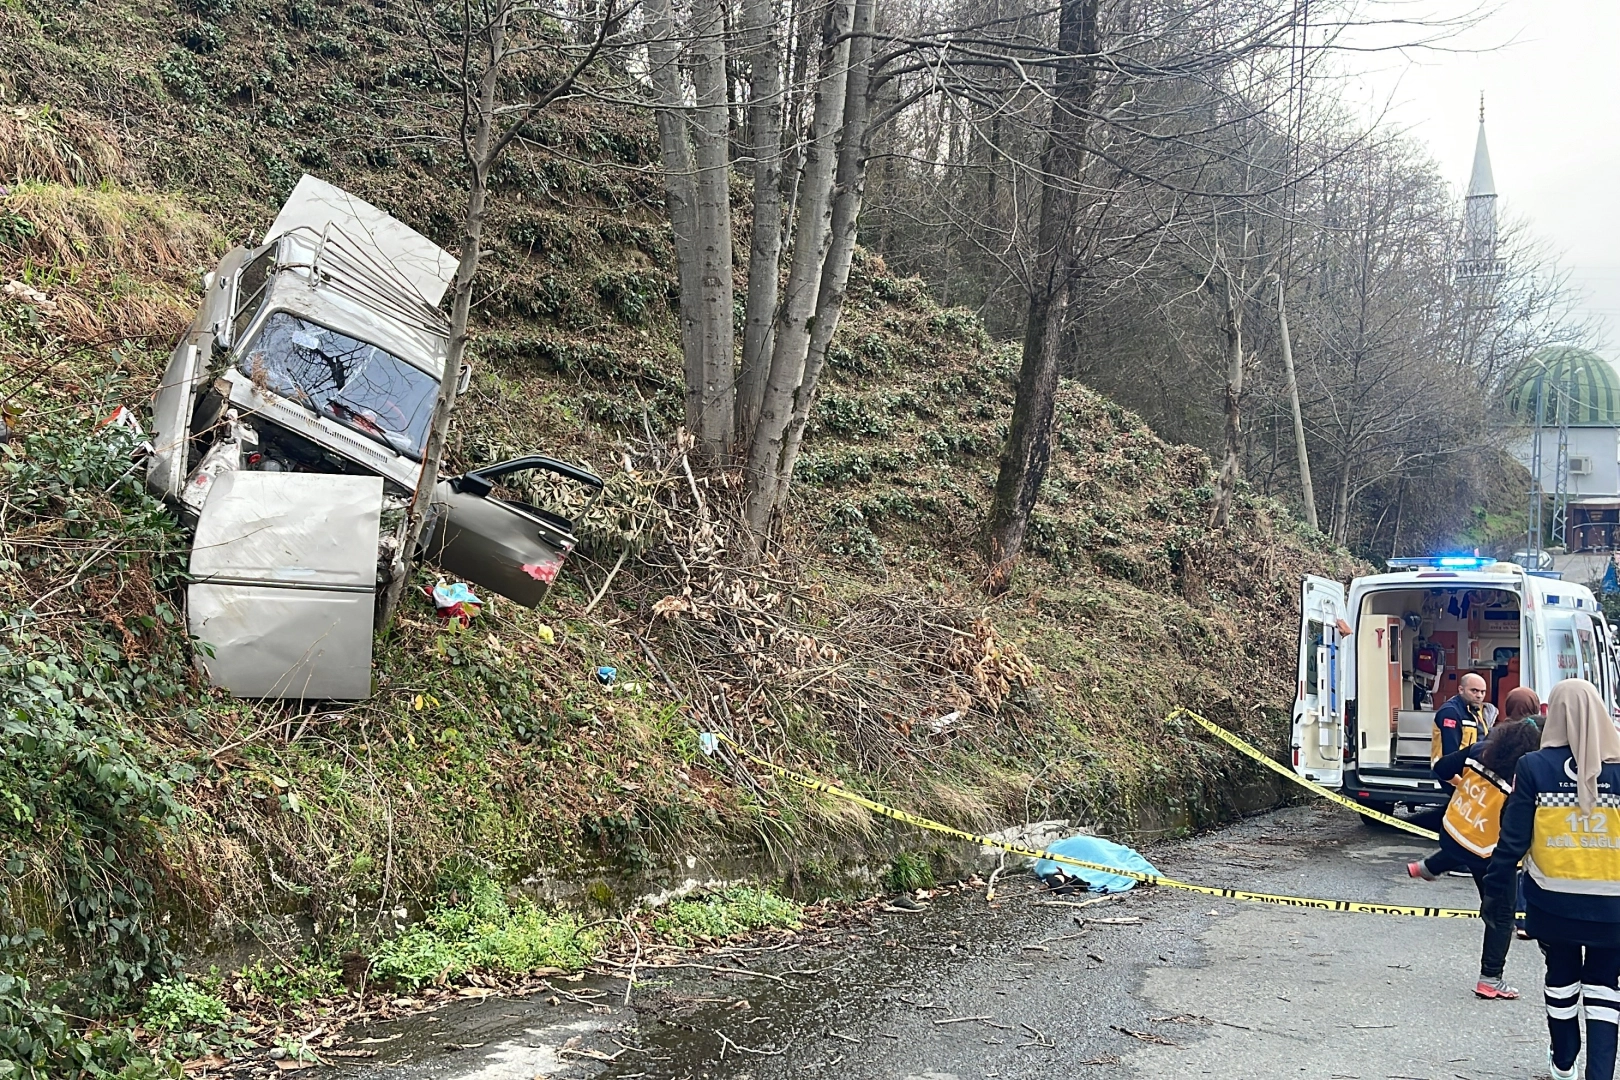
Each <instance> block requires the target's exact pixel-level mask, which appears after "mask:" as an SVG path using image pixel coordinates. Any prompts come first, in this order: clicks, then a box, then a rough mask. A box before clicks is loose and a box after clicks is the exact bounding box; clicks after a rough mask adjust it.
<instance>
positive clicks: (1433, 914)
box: [705, 733, 1479, 919]
mask: <svg viewBox="0 0 1620 1080" xmlns="http://www.w3.org/2000/svg"><path fill="white" fill-rule="evenodd" d="M711 735H712V738H713V740H714V742H715V743H719V742H724V743H725V744H726V745H728V746H730V747H731V748H732V750H734V751H735V752H736V753H737V755H738V756H739V757H742V758H745V759H747V760H748V761H751V762H753V763H754V764H755V765H758V766H760V767H761V768H763V769H768V770H770V771H771V772H773V773H775V774H776V775H777V776H780V777H782V778H783V779H785V780H789V781H791V782H793V783H795V784H798V785H799V786H800V787H803V788H808V789H809V790H811V791H818V792H821V793H822V794H824V795H830V796H832V797H833V798H835V799H843V800H844V801H845V802H849V803H854V804H855V805H856V806H860V807H864V808H865V809H867V810H870V811H871V812H872V813H874V814H880V815H882V816H883V817H886V818H892V819H893V820H895V821H902V822H905V823H906V824H907V825H915V826H917V827H918V828H919V829H927V830H929V831H931V832H937V833H943V834H944V835H946V836H954V837H956V838H957V839H958V840H966V841H968V842H969V843H973V844H981V845H983V846H985V847H992V848H999V849H1001V850H1002V851H1006V852H1010V853H1011V854H1013V855H1022V856H1024V857H1025V858H1028V859H1049V860H1051V861H1052V862H1055V863H1062V864H1064V865H1066V866H1078V867H1081V868H1083V869H1086V870H1100V871H1103V872H1104V873H1108V874H1116V875H1118V876H1120V877H1127V878H1133V879H1135V880H1136V881H1140V882H1142V883H1143V884H1144V885H1163V886H1164V887H1165V888H1167V889H1179V890H1181V891H1182V892H1191V893H1199V894H1202V895H1204V896H1218V897H1221V898H1222V899H1225V900H1247V901H1250V902H1251V903H1256V904H1272V905H1275V906H1278V907H1298V908H1318V909H1320V910H1322V911H1351V912H1357V913H1360V914H1364V915H1410V916H1418V917H1422V918H1430V919H1475V918H1478V917H1479V912H1478V911H1475V910H1472V909H1469V908H1437V907H1406V906H1403V905H1400V904H1368V903H1363V902H1362V901H1359V900H1324V899H1321V898H1318V897H1312V896H1283V895H1279V894H1275V893H1260V892H1247V891H1245V890H1243V889H1222V888H1217V887H1215V886H1213V885H1194V884H1193V883H1191V882H1189V881H1177V880H1176V879H1174V878H1167V877H1161V876H1159V875H1157V874H1144V873H1141V872H1139V871H1136V870H1124V869H1121V868H1120V867H1117V866H1106V865H1104V864H1102V863H1092V862H1083V861H1082V860H1080V859H1071V858H1070V857H1069V856H1067V855H1059V854H1057V853H1055V852H1051V851H1035V850H1032V849H1030V848H1024V847H1019V846H1018V845H1016V844H1009V843H1006V842H1005V841H1002V840H994V839H992V838H990V837H988V836H980V835H978V834H977V833H970V832H966V831H964V830H962V829H955V828H952V827H951V826H949V825H942V824H940V823H939V822H937V821H930V820H929V819H928V818H925V817H918V816H917V815H916V814H908V813H907V812H906V811H904V810H896V809H895V808H894V807H892V806H885V805H884V804H883V803H880V802H875V801H873V800H871V799H868V798H866V797H865V796H863V795H857V794H855V793H854V792H853V791H848V790H846V789H844V788H841V787H839V786H838V785H837V784H829V783H827V782H826V781H824V780H816V779H814V778H812V777H809V776H805V775H803V774H801V773H796V772H794V771H793V770H791V769H784V768H783V767H782V766H780V765H774V764H772V763H771V762H769V761H766V760H765V759H764V758H760V757H756V756H755V755H753V754H751V753H749V752H748V751H747V750H744V749H743V748H742V747H741V746H739V745H738V744H737V742H736V740H734V739H732V738H730V737H729V736H726V735H722V734H718V733H705V740H706V741H707V739H708V738H709V737H710V736H711Z"/></svg>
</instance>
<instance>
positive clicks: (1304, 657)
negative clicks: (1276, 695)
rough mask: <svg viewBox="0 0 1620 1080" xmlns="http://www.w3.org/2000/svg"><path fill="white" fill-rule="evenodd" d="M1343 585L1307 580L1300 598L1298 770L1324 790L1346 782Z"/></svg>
mask: <svg viewBox="0 0 1620 1080" xmlns="http://www.w3.org/2000/svg"><path fill="white" fill-rule="evenodd" d="M1347 610H1348V604H1347V602H1346V599H1345V593H1344V586H1343V585H1341V584H1339V583H1338V582H1337V581H1329V580H1328V579H1327V578H1320V577H1313V576H1311V575H1309V574H1307V575H1306V576H1305V581H1304V584H1303V586H1302V589H1301V596H1300V620H1299V688H1298V693H1297V694H1296V695H1295V697H1294V737H1293V748H1294V771H1295V772H1297V773H1299V774H1300V775H1301V776H1303V777H1305V778H1306V779H1308V780H1314V781H1316V782H1317V783H1318V784H1322V785H1323V786H1325V787H1334V788H1336V787H1339V786H1341V785H1342V784H1343V783H1344V692H1343V691H1344V668H1345V664H1346V663H1347V662H1348V657H1349V655H1350V653H1349V650H1347V649H1346V648H1344V645H1345V644H1346V643H1345V641H1344V640H1343V639H1344V635H1343V633H1342V630H1341V627H1343V626H1345V625H1348V624H1347V623H1346V621H1345V618H1346V612H1347Z"/></svg>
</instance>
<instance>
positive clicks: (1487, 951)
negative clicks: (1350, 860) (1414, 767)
mask: <svg viewBox="0 0 1620 1080" xmlns="http://www.w3.org/2000/svg"><path fill="white" fill-rule="evenodd" d="M1521 689H1523V688H1522V687H1521ZM1525 693H1527V694H1530V696H1531V697H1534V696H1535V694H1534V692H1533V691H1530V690H1526V691H1525ZM1540 704H1541V703H1540V702H1539V701H1537V702H1536V705H1535V708H1538V709H1539V707H1540ZM1540 744H1541V731H1540V730H1539V729H1538V728H1537V727H1536V725H1534V724H1530V723H1526V722H1524V721H1522V720H1521V721H1519V722H1517V723H1505V724H1497V725H1496V726H1495V727H1494V728H1492V729H1491V733H1490V734H1489V735H1487V736H1486V737H1485V741H1484V742H1482V743H1475V744H1474V745H1473V746H1470V747H1467V748H1466V749H1463V750H1458V751H1457V752H1456V753H1454V754H1447V755H1445V756H1444V757H1442V758H1441V759H1440V760H1439V761H1437V762H1435V763H1434V775H1435V777H1436V778H1437V779H1440V780H1448V781H1450V782H1451V783H1452V784H1453V785H1454V787H1455V790H1454V791H1452V793H1451V801H1450V802H1449V803H1447V804H1446V817H1445V822H1444V825H1443V828H1442V831H1441V833H1440V850H1439V851H1437V852H1435V853H1434V854H1433V855H1430V856H1429V857H1428V858H1427V859H1424V860H1423V861H1422V862H1415V863H1408V864H1407V867H1406V872H1407V873H1408V874H1410V875H1411V876H1413V877H1415V878H1422V879H1423V880H1424V881H1433V880H1434V879H1435V878H1437V877H1439V876H1440V875H1441V874H1444V873H1446V872H1447V871H1449V870H1467V871H1468V872H1469V873H1470V874H1472V875H1473V878H1474V887H1475V888H1476V889H1478V890H1479V899H1480V913H1481V914H1482V915H1483V916H1484V917H1485V944H1484V946H1483V947H1482V948H1481V950H1480V955H1479V981H1478V982H1477V983H1475V984H1474V993H1475V994H1476V995H1477V996H1479V997H1482V998H1516V997H1518V996H1519V991H1518V990H1516V989H1514V988H1513V987H1511V986H1509V985H1508V984H1507V981H1506V980H1505V979H1503V978H1502V972H1503V970H1504V969H1505V968H1506V967H1507V954H1508V946H1509V945H1511V944H1513V917H1512V915H1511V914H1509V915H1507V917H1505V918H1498V917H1497V914H1498V913H1497V912H1496V911H1494V910H1492V909H1490V908H1488V907H1486V906H1485V904H1484V900H1485V870H1486V868H1487V867H1488V866H1489V865H1490V858H1491V852H1492V851H1494V850H1496V840H1497V835H1498V833H1499V832H1500V830H1501V827H1502V807H1503V806H1504V805H1506V803H1507V797H1508V793H1509V792H1511V791H1512V790H1513V782H1512V781H1511V780H1509V779H1507V778H1508V777H1511V776H1512V775H1513V772H1514V769H1515V768H1517V766H1518V764H1519V759H1520V758H1522V757H1524V755H1526V754H1528V753H1532V752H1533V751H1534V750H1535V749H1536V747H1537V746H1539V745H1540Z"/></svg>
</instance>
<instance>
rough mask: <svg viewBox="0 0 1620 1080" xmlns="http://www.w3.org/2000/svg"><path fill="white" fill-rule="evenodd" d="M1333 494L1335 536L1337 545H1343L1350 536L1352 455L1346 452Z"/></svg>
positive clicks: (1333, 538)
mask: <svg viewBox="0 0 1620 1080" xmlns="http://www.w3.org/2000/svg"><path fill="white" fill-rule="evenodd" d="M1336 488H1337V490H1335V491H1334V493H1333V536H1332V540H1333V542H1334V543H1335V544H1339V545H1341V546H1342V545H1343V544H1344V543H1345V541H1346V540H1347V539H1348V538H1349V536H1350V453H1349V451H1345V455H1344V460H1343V461H1341V462H1340V463H1339V480H1338V484H1337V485H1336Z"/></svg>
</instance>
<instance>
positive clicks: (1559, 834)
mask: <svg viewBox="0 0 1620 1080" xmlns="http://www.w3.org/2000/svg"><path fill="white" fill-rule="evenodd" d="M1547 771H1548V772H1549V773H1552V772H1553V771H1554V770H1553V769H1551V768H1549V769H1548V770H1547ZM1612 771H1613V770H1611V769H1605V772H1609V773H1611V775H1612ZM1558 772H1560V773H1562V775H1560V776H1543V777H1538V778H1537V779H1538V787H1539V790H1538V791H1537V792H1536V822H1535V832H1534V835H1533V837H1532V839H1531V841H1530V850H1529V851H1527V852H1525V856H1524V869H1525V873H1527V874H1529V875H1530V877H1531V878H1532V879H1533V880H1534V881H1535V883H1536V884H1537V885H1539V886H1541V887H1542V888H1543V889H1549V890H1551V891H1553V892H1561V893H1584V894H1586V895H1588V896H1620V789H1617V787H1616V785H1614V784H1612V783H1609V782H1608V781H1607V780H1599V783H1598V797H1597V805H1596V806H1594V807H1593V808H1592V812H1591V813H1590V814H1587V813H1582V812H1581V806H1580V803H1579V802H1578V801H1577V799H1576V794H1575V759H1574V758H1568V759H1566V760H1565V761H1564V764H1563V768H1562V769H1561V770H1558ZM1548 781H1551V782H1550V783H1549V782H1548Z"/></svg>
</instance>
